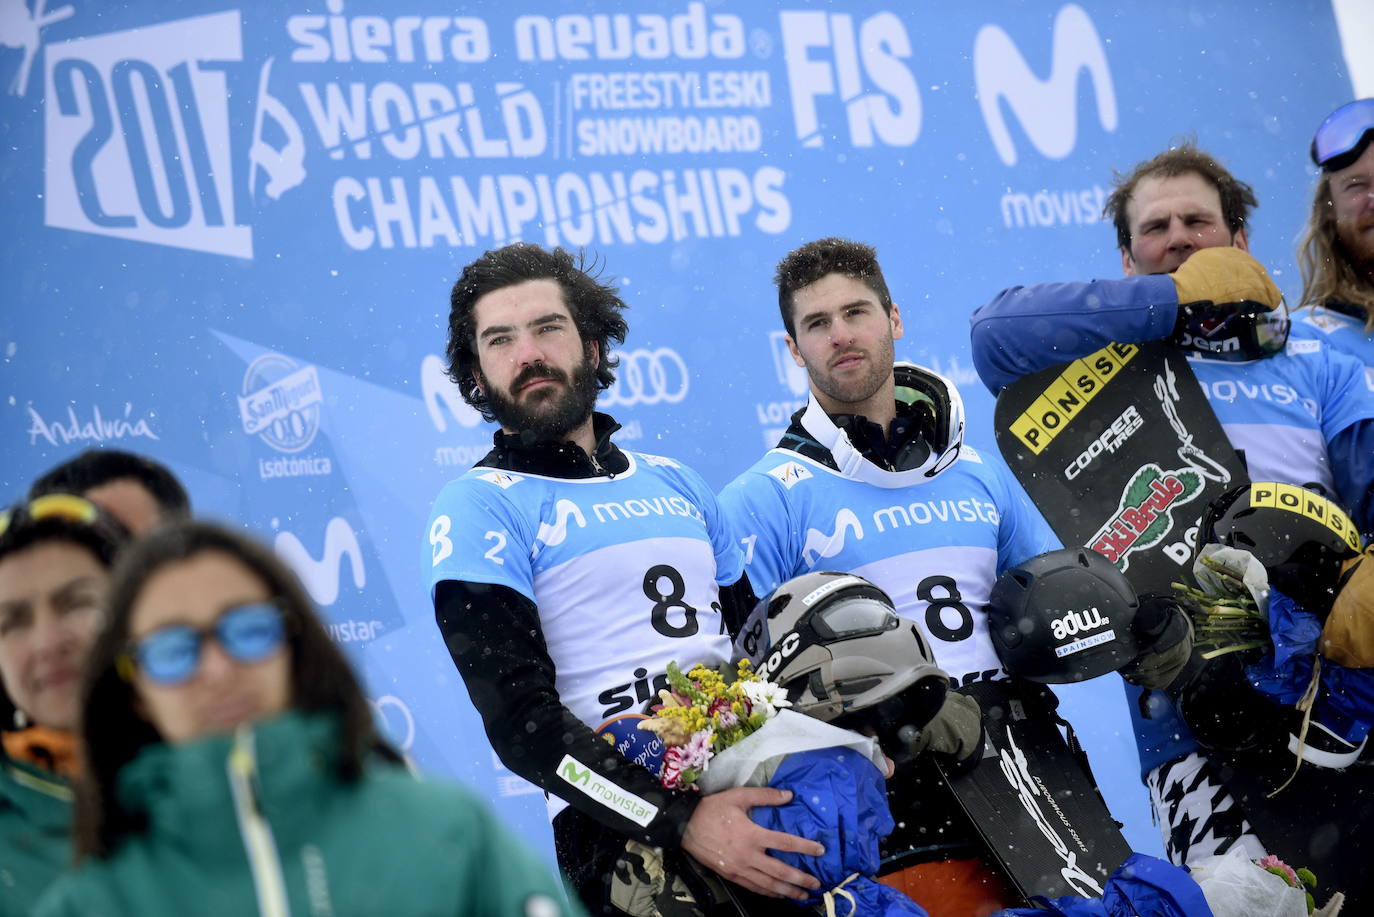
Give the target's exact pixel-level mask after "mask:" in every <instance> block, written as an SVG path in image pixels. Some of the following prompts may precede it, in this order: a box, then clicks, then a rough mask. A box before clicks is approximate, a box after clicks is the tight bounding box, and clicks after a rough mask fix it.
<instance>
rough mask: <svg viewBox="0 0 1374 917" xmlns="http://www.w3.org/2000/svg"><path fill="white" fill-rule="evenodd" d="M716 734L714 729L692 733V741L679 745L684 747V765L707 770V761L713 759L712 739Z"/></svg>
mask: <svg viewBox="0 0 1374 917" xmlns="http://www.w3.org/2000/svg"><path fill="white" fill-rule="evenodd" d="M715 735H716V734H715V731H714V730H712V729H702V730H701V731H699V732H694V733H692V738H691V741H689V742H688V743H687V744H686V745H682V746H679V747H680V748H681V749H682V762H683V766H684V767H694V768H696V769H697V770H702V771H704V770H706V762H707V761H710V760H711V740H712V739H713V738H715Z"/></svg>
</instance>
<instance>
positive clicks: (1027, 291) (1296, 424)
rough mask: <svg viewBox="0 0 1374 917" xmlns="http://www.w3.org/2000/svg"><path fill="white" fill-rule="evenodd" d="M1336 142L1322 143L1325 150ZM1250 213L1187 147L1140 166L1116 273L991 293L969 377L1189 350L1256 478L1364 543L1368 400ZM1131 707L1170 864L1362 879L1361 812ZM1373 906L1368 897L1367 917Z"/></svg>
mask: <svg viewBox="0 0 1374 917" xmlns="http://www.w3.org/2000/svg"><path fill="white" fill-rule="evenodd" d="M1351 142H1352V143H1353V142H1355V141H1354V140H1352V141H1351ZM1347 146H1348V145H1347V144H1337V145H1335V146H1331V147H1327V146H1326V145H1325V142H1324V143H1323V146H1322V152H1329V151H1332V150H1335V151H1337V153H1338V154H1339V149H1338V148H1347ZM1348 151H1349V149H1348V148H1347V152H1348ZM1257 205H1258V200H1257V199H1256V197H1255V195H1254V192H1253V190H1252V189H1251V188H1250V186H1249V185H1248V184H1246V183H1244V182H1242V181H1239V180H1238V179H1237V178H1236V177H1235V176H1233V175H1231V173H1230V172H1229V171H1228V170H1227V169H1226V168H1225V167H1223V166H1222V165H1221V164H1220V163H1219V162H1218V161H1217V159H1216V158H1215V157H1214V156H1212V155H1210V154H1209V153H1207V152H1205V151H1203V150H1200V149H1198V148H1197V147H1195V146H1193V145H1192V144H1183V145H1181V146H1179V147H1176V148H1173V149H1170V150H1166V151H1165V152H1163V153H1160V154H1159V155H1157V156H1155V157H1154V158H1152V159H1150V160H1147V161H1145V162H1142V163H1139V164H1138V165H1136V166H1135V167H1134V168H1133V169H1132V170H1131V171H1130V172H1128V173H1126V174H1124V175H1120V176H1118V180H1117V183H1116V187H1115V190H1114V191H1113V193H1112V195H1111V196H1110V198H1109V199H1108V201H1107V206H1106V208H1105V212H1106V215H1107V216H1109V217H1111V218H1112V220H1113V222H1114V224H1115V228H1116V240H1117V244H1118V246H1119V248H1120V250H1121V264H1122V272H1123V274H1124V275H1125V276H1124V277H1123V278H1121V279H1104V280H1091V281H1087V282H1068V283H1039V284H1033V285H1026V286H1017V287H1011V288H1009V289H1007V290H1003V291H1002V292H1001V293H999V294H997V296H995V297H994V298H993V299H992V300H991V301H989V302H988V303H987V304H985V305H984V306H982V307H981V308H979V309H978V310H977V311H976V312H975V313H974V315H973V317H972V319H971V325H972V349H973V362H974V366H975V367H976V368H977V370H978V373H979V376H980V377H981V378H982V380H983V382H984V384H986V385H987V386H988V388H989V389H990V390H991V391H993V392H994V393H997V392H1000V391H1001V390H1002V389H1003V388H1005V387H1006V386H1007V385H1009V384H1011V383H1012V382H1014V381H1015V380H1017V379H1019V378H1021V377H1022V376H1024V375H1027V374H1029V373H1033V372H1036V371H1037V370H1041V369H1045V368H1047V367H1049V366H1052V365H1055V364H1060V363H1064V362H1066V361H1070V360H1073V359H1076V358H1081V357H1084V356H1087V355H1088V354H1091V353H1093V352H1094V351H1097V350H1099V349H1101V348H1103V347H1105V346H1107V345H1108V344H1109V343H1113V342H1118V343H1129V344H1136V343H1143V342H1146V341H1154V340H1167V341H1170V342H1171V343H1173V344H1175V345H1176V346H1179V347H1181V348H1183V349H1185V350H1186V351H1188V352H1189V357H1190V359H1189V365H1190V366H1191V368H1192V370H1193V374H1194V376H1195V377H1196V379H1197V381H1198V383H1199V385H1200V386H1201V388H1202V390H1203V392H1204V394H1206V395H1207V397H1208V401H1209V403H1210V404H1211V407H1212V409H1213V411H1214V413H1215V414H1216V418H1217V420H1219V421H1220V422H1221V425H1222V428H1223V430H1224V431H1225V433H1226V435H1227V438H1228V439H1229V440H1230V442H1231V445H1232V446H1233V447H1235V449H1236V451H1237V453H1238V454H1240V455H1242V456H1243V460H1244V462H1245V465H1246V469H1247V471H1248V473H1249V476H1250V477H1251V478H1252V479H1255V480H1276V481H1281V482H1283V483H1285V484H1298V485H1302V484H1308V483H1309V482H1317V483H1319V484H1320V487H1321V488H1322V490H1323V491H1324V492H1325V493H1326V494H1329V495H1332V496H1334V497H1336V498H1337V499H1338V500H1339V501H1341V502H1343V503H1344V504H1345V505H1346V507H1347V508H1348V509H1349V510H1350V515H1351V516H1352V518H1354V519H1355V520H1356V522H1357V525H1359V527H1360V528H1361V530H1362V531H1368V530H1369V529H1371V528H1374V390H1371V388H1370V386H1368V385H1367V384H1366V379H1365V367H1364V366H1363V365H1362V364H1361V363H1360V361H1359V360H1357V359H1355V358H1354V357H1352V356H1350V355H1349V354H1347V353H1342V352H1340V351H1339V350H1337V349H1336V348H1334V347H1332V346H1328V345H1327V343H1326V340H1325V339H1324V337H1322V336H1321V334H1320V332H1318V331H1316V330H1315V329H1312V328H1310V327H1307V326H1306V325H1305V324H1303V323H1298V322H1295V323H1293V324H1292V325H1291V328H1290V326H1289V323H1288V321H1287V317H1286V315H1285V314H1284V309H1283V304H1282V296H1281V294H1280V292H1279V290H1278V288H1277V287H1276V286H1275V284H1274V283H1273V281H1272V280H1271V279H1270V278H1269V276H1268V271H1267V270H1266V269H1265V268H1264V266H1263V265H1262V264H1260V263H1259V262H1258V261H1257V260H1255V259H1254V258H1253V257H1251V256H1250V255H1249V253H1248V252H1249V233H1250V231H1251V227H1250V224H1249V219H1248V218H1249V214H1250V211H1251V209H1252V208H1254V207H1255V206H1257ZM1290 332H1291V336H1290ZM1146 397H1148V396H1146ZM1237 688H1238V689H1246V690H1248V689H1247V688H1245V686H1244V685H1237ZM1127 693H1128V697H1129V701H1130V703H1129V707H1130V709H1131V710H1132V712H1133V714H1134V715H1133V721H1134V726H1135V734H1136V741H1137V750H1138V752H1139V756H1140V766H1141V776H1142V777H1143V778H1144V780H1145V783H1146V786H1147V787H1148V788H1149V791H1150V802H1151V804H1152V806H1153V807H1154V810H1155V814H1156V817H1157V823H1158V824H1159V826H1160V830H1161V834H1162V838H1161V839H1162V840H1163V842H1164V848H1165V852H1166V854H1167V855H1168V857H1169V859H1170V860H1171V861H1173V862H1174V863H1176V864H1188V863H1193V862H1197V861H1198V860H1200V859H1201V858H1204V857H1206V856H1208V855H1211V854H1222V853H1225V852H1226V851H1228V850H1231V849H1236V848H1250V846H1251V844H1252V843H1255V844H1259V845H1260V846H1263V847H1265V848H1267V849H1268V850H1269V852H1274V853H1279V854H1281V855H1285V856H1287V858H1289V859H1293V860H1301V861H1304V862H1306V863H1308V865H1310V866H1311V867H1312V868H1313V870H1314V871H1316V872H1318V873H1319V874H1320V873H1322V871H1323V869H1325V870H1327V871H1328V872H1329V873H1330V876H1331V878H1332V879H1335V880H1337V881H1338V886H1337V887H1339V880H1340V879H1341V878H1342V875H1343V874H1344V875H1345V876H1349V875H1353V874H1357V873H1358V870H1360V869H1363V868H1364V867H1363V863H1364V862H1367V859H1368V852H1369V848H1370V846H1374V840H1371V839H1366V837H1365V832H1364V830H1363V825H1364V824H1366V823H1368V822H1369V821H1370V816H1369V814H1368V813H1366V812H1362V811H1360V810H1358V809H1357V808H1356V807H1354V806H1350V805H1346V806H1345V807H1344V808H1340V807H1338V806H1336V805H1332V806H1331V807H1330V808H1328V809H1326V810H1324V811H1319V810H1318V807H1317V806H1314V805H1308V806H1306V807H1305V808H1304V807H1302V806H1296V807H1289V804H1288V801H1287V800H1284V799H1282V797H1280V799H1279V801H1277V802H1276V801H1273V800H1270V799H1268V798H1265V797H1264V796H1263V795H1260V796H1258V797H1256V796H1246V795H1245V794H1244V793H1243V792H1242V788H1241V786H1240V784H1238V783H1237V781H1236V779H1235V778H1234V776H1230V775H1234V774H1236V773H1237V772H1238V769H1237V768H1231V769H1230V770H1228V769H1227V765H1226V764H1225V763H1224V762H1213V760H1212V757H1211V755H1210V753H1204V751H1203V750H1202V748H1201V746H1200V745H1199V743H1198V742H1197V740H1196V738H1195V737H1194V736H1193V735H1192V734H1191V733H1190V732H1189V730H1188V729H1187V727H1186V725H1185V724H1184V723H1183V721H1182V719H1181V718H1180V717H1179V715H1178V712H1177V710H1176V709H1174V708H1173V707H1172V706H1171V705H1170V704H1169V703H1168V702H1167V701H1163V700H1160V701H1159V703H1156V701H1155V698H1146V700H1148V702H1149V704H1150V714H1149V715H1148V716H1147V715H1144V714H1142V713H1140V711H1141V707H1140V704H1139V702H1140V701H1141V700H1142V697H1141V694H1140V692H1138V691H1133V690H1128V692H1127ZM1155 697H1156V698H1157V697H1158V695H1156V696H1155ZM1280 752H1281V753H1283V754H1287V751H1286V749H1281V750H1280ZM1244 766H1245V767H1250V768H1251V770H1255V771H1256V772H1258V768H1257V767H1254V766H1252V765H1244ZM1331 779H1333V780H1334V779H1336V778H1331ZM1339 779H1346V778H1339ZM1349 779H1350V780H1351V781H1352V784H1353V783H1356V782H1358V781H1359V780H1361V779H1363V778H1359V777H1351V778H1349ZM1333 786H1334V783H1333ZM1362 792H1363V791H1361V793H1362ZM1342 793H1346V794H1347V795H1349V793H1348V791H1340V792H1338V791H1336V790H1332V791H1331V793H1330V794H1329V795H1328V796H1327V797H1324V798H1329V799H1331V800H1333V801H1334V800H1336V799H1340V798H1342ZM1289 798H1290V799H1291V798H1292V797H1291V796H1290V797H1289ZM1355 798H1362V797H1358V796H1357V797H1355ZM1200 813H1206V814H1207V815H1208V816H1209V817H1207V818H1200V817H1199V815H1200ZM1212 815H1216V816H1218V817H1215V818H1213V817H1210V816H1212ZM1327 823H1329V824H1333V825H1335V826H1336V827H1337V828H1338V829H1339V830H1340V831H1341V844H1340V845H1338V846H1339V851H1326V850H1322V851H1317V852H1313V851H1310V850H1307V849H1306V847H1305V846H1304V845H1305V843H1306V838H1308V837H1309V836H1311V832H1312V831H1314V830H1317V829H1318V828H1319V827H1320V826H1322V825H1324V824H1327ZM1371 838H1372V839H1374V835H1371ZM1319 867H1320V868H1319ZM1371 901H1374V891H1371V894H1370V896H1369V897H1366V898H1364V899H1363V901H1362V905H1363V909H1364V910H1368V909H1369V907H1370V902H1371ZM1362 912H1363V911H1362Z"/></svg>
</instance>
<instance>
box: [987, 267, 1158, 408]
mask: <svg viewBox="0 0 1374 917" xmlns="http://www.w3.org/2000/svg"><path fill="white" fill-rule="evenodd" d="M1177 320H1178V293H1177V291H1176V290H1175V289H1174V282H1173V281H1172V280H1170V279H1169V277H1168V276H1167V275H1163V274H1160V275H1154V274H1151V275H1148V276H1144V277H1126V278H1123V279H1119V280H1092V281H1089V282H1087V283H1039V284H1034V285H1032V286H1024V287H1011V288H1009V289H1006V290H1003V291H1002V292H1001V293H998V294H997V295H996V296H995V297H993V299H992V301H991V302H989V303H987V304H986V305H984V306H982V307H981V308H979V309H978V311H976V312H974V313H973V316H972V317H971V318H970V319H969V324H970V326H971V329H970V331H971V336H972V346H973V365H974V367H975V368H976V369H977V370H978V377H979V378H980V379H982V380H983V384H984V385H986V386H987V387H988V390H989V391H991V392H992V393H993V394H994V395H995V394H997V393H998V392H1000V391H1001V390H1002V389H1004V388H1006V387H1007V386H1008V385H1010V384H1011V383H1013V382H1015V381H1016V380H1017V379H1019V378H1021V377H1022V376H1024V375H1027V374H1029V373H1033V372H1036V371H1037V370H1041V369H1044V368H1046V367H1047V366H1054V365H1055V364H1058V363H1066V362H1068V361H1069V360H1076V359H1078V358H1079V357H1082V356H1087V355H1088V354H1090V353H1092V352H1094V351H1096V350H1101V349H1102V348H1103V347H1106V346H1107V345H1108V344H1111V343H1125V344H1138V343H1141V342H1143V341H1156V340H1159V339H1160V338H1163V337H1168V336H1169V334H1170V333H1171V332H1172V331H1173V329H1174V324H1175V322H1176V321H1177Z"/></svg>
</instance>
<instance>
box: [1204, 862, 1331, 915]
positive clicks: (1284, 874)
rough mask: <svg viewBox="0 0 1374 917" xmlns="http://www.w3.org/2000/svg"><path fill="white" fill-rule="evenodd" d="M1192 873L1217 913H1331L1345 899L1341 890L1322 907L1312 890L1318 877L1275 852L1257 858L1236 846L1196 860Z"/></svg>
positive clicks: (1215, 913)
mask: <svg viewBox="0 0 1374 917" xmlns="http://www.w3.org/2000/svg"><path fill="white" fill-rule="evenodd" d="M1192 874H1193V878H1194V879H1196V880H1197V883H1198V885H1200V886H1201V887H1202V891H1203V894H1205V895H1206V896H1207V903H1208V905H1209V906H1210V907H1211V909H1212V913H1213V914H1214V915H1215V917H1307V915H1309V914H1315V915H1317V917H1331V915H1335V914H1337V913H1339V912H1340V910H1341V907H1342V906H1343V904H1344V902H1345V897H1344V896H1343V895H1341V894H1340V893H1339V892H1338V893H1336V894H1335V895H1333V896H1332V897H1331V900H1330V901H1328V902H1327V903H1326V904H1325V906H1323V907H1322V908H1321V909H1320V910H1319V909H1318V908H1317V904H1316V901H1315V900H1313V898H1312V892H1311V891H1310V889H1314V888H1316V887H1317V877H1316V876H1314V875H1312V873H1311V871H1310V870H1307V869H1301V868H1299V869H1293V868H1292V867H1291V866H1289V865H1288V864H1287V863H1285V862H1284V861H1283V860H1280V859H1279V858H1278V857H1276V856H1274V855H1273V854H1270V855H1268V856H1264V857H1261V858H1260V859H1258V860H1255V859H1251V858H1250V857H1249V856H1247V855H1246V854H1245V852H1244V851H1242V850H1240V849H1239V848H1232V849H1231V850H1230V851H1228V852H1227V853H1225V854H1223V855H1220V856H1211V857H1206V858H1204V859H1203V860H1201V861H1200V862H1198V863H1195V864H1194V865H1193V867H1192ZM1273 876H1277V877H1278V878H1277V879H1274V878H1272V877H1273Z"/></svg>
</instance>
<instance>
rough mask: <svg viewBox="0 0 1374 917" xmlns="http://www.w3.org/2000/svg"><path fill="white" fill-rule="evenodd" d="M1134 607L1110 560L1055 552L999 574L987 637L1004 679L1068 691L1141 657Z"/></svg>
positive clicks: (1133, 599)
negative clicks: (1009, 676) (1062, 686)
mask: <svg viewBox="0 0 1374 917" xmlns="http://www.w3.org/2000/svg"><path fill="white" fill-rule="evenodd" d="M1137 607H1139V603H1138V601H1137V599H1136V594H1135V590H1134V589H1133V588H1131V584H1130V583H1129V582H1127V580H1126V577H1125V576H1123V575H1122V574H1121V571H1120V570H1118V569H1117V568H1116V567H1115V566H1114V565H1113V564H1112V562H1111V561H1109V560H1107V558H1105V557H1103V556H1102V555H1101V554H1099V553H1097V552H1096V551H1091V550H1089V549H1087V548H1060V549H1059V550H1057V551H1049V552H1046V553H1044V554H1040V555H1037V556H1035V557H1032V558H1031V559H1030V560H1027V561H1025V562H1023V563H1021V564H1018V565H1017V566H1015V567H1012V568H1011V569H1010V570H1008V571H1006V572H1005V573H1003V574H1002V575H1001V576H1000V577H998V579H997V583H996V584H995V585H994V586H993V587H992V596H991V597H990V599H989V600H988V635H989V636H990V637H991V638H992V645H993V646H994V647H995V648H996V650H997V656H998V658H999V659H1001V660H1002V665H1004V666H1005V667H1006V669H1007V671H1008V672H1009V673H1011V674H1012V675H1015V676H1017V677H1020V678H1025V679H1027V680H1029V681H1036V682H1040V683H1041V684H1052V685H1057V684H1069V683H1071V682H1076V681H1085V680H1087V679H1089V678H1096V677H1097V676H1099V675H1105V674H1106V673H1108V672H1114V671H1116V670H1117V669H1119V668H1121V667H1122V666H1123V665H1126V664H1127V663H1128V662H1131V661H1132V660H1134V659H1135V658H1136V656H1137V655H1139V652H1140V649H1139V647H1138V646H1137V644H1136V639H1135V636H1134V634H1133V633H1132V631H1131V623H1132V622H1133V621H1134V620H1135V613H1136V609H1137Z"/></svg>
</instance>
